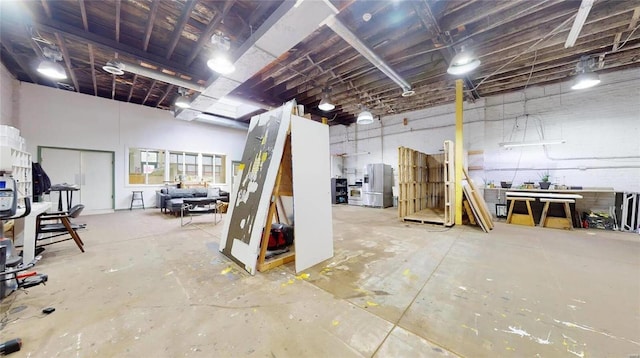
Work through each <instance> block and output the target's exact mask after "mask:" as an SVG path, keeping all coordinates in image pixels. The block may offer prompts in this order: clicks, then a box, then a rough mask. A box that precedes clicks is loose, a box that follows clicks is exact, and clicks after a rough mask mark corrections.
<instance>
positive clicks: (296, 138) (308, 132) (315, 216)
mask: <svg viewBox="0 0 640 358" xmlns="http://www.w3.org/2000/svg"><path fill="white" fill-rule="evenodd" d="M291 154H292V156H291V158H292V164H293V166H292V168H293V171H292V173H293V178H294V179H293V193H294V195H293V207H294V221H295V225H294V237H295V243H296V260H295V261H296V272H300V271H302V270H305V269H307V268H309V267H311V266H313V265H316V264H318V263H320V262H322V261H323V260H326V259H328V258H331V257H333V220H332V216H331V213H332V208H331V181H330V180H329V179H328V178H330V177H331V161H330V158H329V155H330V150H329V126H327V125H325V124H322V123H318V122H315V121H310V120H308V119H305V118H300V117H297V116H292V118H291Z"/></svg>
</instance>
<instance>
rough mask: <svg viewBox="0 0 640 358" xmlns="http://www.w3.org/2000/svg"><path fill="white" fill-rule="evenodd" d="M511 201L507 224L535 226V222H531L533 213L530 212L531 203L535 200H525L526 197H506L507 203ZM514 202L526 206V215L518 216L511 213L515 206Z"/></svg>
mask: <svg viewBox="0 0 640 358" xmlns="http://www.w3.org/2000/svg"><path fill="white" fill-rule="evenodd" d="M509 200H511V205H509V213H508V214H507V224H516V225H527V226H536V224H535V221H534V220H533V213H532V212H531V203H530V202H531V201H536V198H526V197H519V196H518V197H507V201H509ZM516 201H524V202H526V204H527V214H518V213H514V212H513V207H514V206H515V204H516Z"/></svg>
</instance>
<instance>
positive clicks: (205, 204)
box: [180, 198, 222, 226]
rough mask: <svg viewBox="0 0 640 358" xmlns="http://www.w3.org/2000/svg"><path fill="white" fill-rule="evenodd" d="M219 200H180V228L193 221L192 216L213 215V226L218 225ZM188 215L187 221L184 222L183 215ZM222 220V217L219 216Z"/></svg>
mask: <svg viewBox="0 0 640 358" xmlns="http://www.w3.org/2000/svg"><path fill="white" fill-rule="evenodd" d="M219 200H220V199H219V198H189V199H187V198H185V199H183V200H182V207H181V208H180V226H185V225H188V224H190V223H191V221H193V215H201V214H213V223H214V225H215V224H217V223H218V221H217V220H218V217H217V215H218V201H219ZM185 213H186V214H188V215H189V221H188V222H186V223H185V222H184V215H185ZM220 218H221V219H222V215H221V216H220Z"/></svg>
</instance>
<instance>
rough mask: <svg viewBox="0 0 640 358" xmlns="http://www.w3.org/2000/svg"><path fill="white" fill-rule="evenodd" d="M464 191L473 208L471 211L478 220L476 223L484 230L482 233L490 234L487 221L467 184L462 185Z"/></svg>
mask: <svg viewBox="0 0 640 358" xmlns="http://www.w3.org/2000/svg"><path fill="white" fill-rule="evenodd" d="M462 191H463V192H464V196H465V197H466V198H467V200H468V201H469V205H470V207H471V211H472V212H473V215H474V216H475V218H476V222H477V223H478V224H480V227H481V228H482V231H484V232H487V233H488V232H489V228H488V226H487V224H486V221H485V220H484V218H483V216H482V214H481V213H480V211H479V209H478V203H477V202H476V201H475V198H474V197H473V195H472V193H471V189H470V188H469V186H468V185H467V184H462Z"/></svg>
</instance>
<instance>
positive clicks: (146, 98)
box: [141, 80, 158, 105]
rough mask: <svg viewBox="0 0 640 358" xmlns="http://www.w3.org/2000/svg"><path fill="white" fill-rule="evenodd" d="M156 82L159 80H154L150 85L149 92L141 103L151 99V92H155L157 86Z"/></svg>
mask: <svg viewBox="0 0 640 358" xmlns="http://www.w3.org/2000/svg"><path fill="white" fill-rule="evenodd" d="M156 82H158V81H157V80H153V82H151V86H149V89H148V90H147V94H146V95H145V96H144V99H143V100H142V103H141V104H143V105H144V104H145V103H147V100H148V99H149V96H151V92H153V87H155V86H156Z"/></svg>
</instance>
